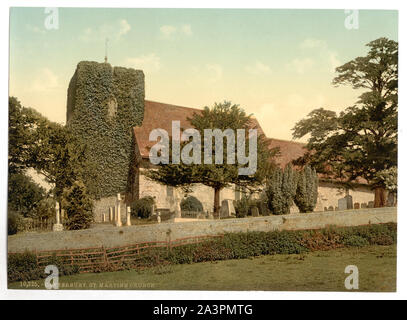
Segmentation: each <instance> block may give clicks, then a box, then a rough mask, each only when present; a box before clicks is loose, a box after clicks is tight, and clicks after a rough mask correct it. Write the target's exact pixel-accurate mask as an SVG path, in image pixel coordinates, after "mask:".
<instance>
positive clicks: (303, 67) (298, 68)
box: [288, 58, 314, 74]
mask: <svg viewBox="0 0 407 320" xmlns="http://www.w3.org/2000/svg"><path fill="white" fill-rule="evenodd" d="M313 65H314V60H312V59H311V58H302V59H301V58H295V59H294V60H292V61H291V62H290V63H289V64H288V68H289V69H291V70H293V71H295V72H297V73H298V74H304V73H305V72H307V71H308V70H310V69H311V68H312V66H313Z"/></svg>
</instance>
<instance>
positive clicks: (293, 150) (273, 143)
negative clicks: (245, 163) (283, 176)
mask: <svg viewBox="0 0 407 320" xmlns="http://www.w3.org/2000/svg"><path fill="white" fill-rule="evenodd" d="M267 140H268V141H269V148H270V149H273V148H276V147H278V148H279V149H280V153H279V155H277V157H276V162H277V164H279V165H280V167H282V168H284V167H285V166H286V165H287V164H288V163H290V162H291V161H293V160H296V159H297V158H299V157H301V156H303V155H304V154H305V152H306V151H307V149H306V148H305V143H300V142H294V141H288V140H280V139H273V138H268V139H267Z"/></svg>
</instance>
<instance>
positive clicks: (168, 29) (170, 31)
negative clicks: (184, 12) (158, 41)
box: [160, 24, 192, 39]
mask: <svg viewBox="0 0 407 320" xmlns="http://www.w3.org/2000/svg"><path fill="white" fill-rule="evenodd" d="M160 32H161V34H162V35H163V36H164V38H166V39H171V38H173V37H174V36H175V35H176V34H182V35H186V36H192V28H191V25H189V24H184V25H182V26H180V27H176V26H172V25H164V26H161V27H160Z"/></svg>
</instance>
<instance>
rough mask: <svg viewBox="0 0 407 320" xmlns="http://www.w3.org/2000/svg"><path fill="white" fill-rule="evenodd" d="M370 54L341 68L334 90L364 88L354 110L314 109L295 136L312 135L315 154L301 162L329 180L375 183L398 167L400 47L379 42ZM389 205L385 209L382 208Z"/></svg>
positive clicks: (380, 183) (380, 184)
mask: <svg viewBox="0 0 407 320" xmlns="http://www.w3.org/2000/svg"><path fill="white" fill-rule="evenodd" d="M367 46H368V47H369V52H368V53H367V55H366V56H364V57H357V58H355V59H353V60H351V61H349V62H347V63H345V64H344V65H342V66H340V67H338V68H336V72H337V73H338V76H337V77H336V78H335V79H334V80H333V84H334V85H350V86H352V88H354V89H364V90H365V91H364V92H363V93H362V94H361V95H360V96H359V100H358V101H357V102H356V104H355V105H354V106H350V107H348V108H347V109H346V110H345V111H343V112H341V113H340V114H339V115H337V114H336V113H335V112H334V111H329V110H325V109H322V108H321V109H316V110H313V111H312V112H311V113H310V114H309V115H308V117H307V118H305V119H303V120H301V121H299V122H298V123H296V125H295V126H294V128H293V131H294V132H293V137H294V138H302V137H304V136H307V135H309V137H310V138H309V139H308V144H307V148H308V150H311V151H309V152H308V153H307V154H306V155H305V156H304V157H302V158H300V159H299V160H298V161H297V163H298V164H301V163H302V164H303V163H309V164H310V165H312V166H313V167H314V168H316V169H317V171H318V172H321V173H325V174H326V175H328V176H329V177H332V178H339V179H344V180H345V181H350V182H351V181H357V179H358V177H362V178H364V179H366V180H367V181H368V182H369V183H371V182H373V183H376V182H377V183H378V185H377V186H378V187H384V185H383V181H375V178H376V175H377V173H378V172H381V171H383V170H387V169H390V168H392V167H396V166H397V137H398V136H397V110H398V43H397V42H395V41H392V40H389V39H387V38H379V39H377V40H374V41H372V42H369V43H368V44H367ZM382 205H383V204H382Z"/></svg>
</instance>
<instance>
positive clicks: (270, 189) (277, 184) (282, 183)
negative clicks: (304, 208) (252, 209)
mask: <svg viewBox="0 0 407 320" xmlns="http://www.w3.org/2000/svg"><path fill="white" fill-rule="evenodd" d="M296 189H297V174H296V172H295V171H294V170H293V168H292V166H291V165H290V164H288V165H287V166H286V167H285V169H284V170H282V169H280V168H276V169H274V170H273V171H272V173H271V175H270V176H269V178H268V181H267V186H266V190H265V193H266V196H267V204H268V208H269V209H270V210H271V212H272V213H273V214H276V215H280V214H288V213H290V208H291V206H292V205H293V200H294V196H295V191H296Z"/></svg>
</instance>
